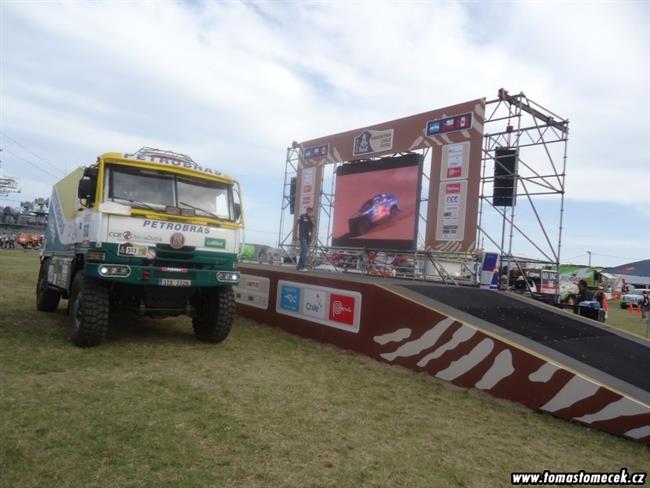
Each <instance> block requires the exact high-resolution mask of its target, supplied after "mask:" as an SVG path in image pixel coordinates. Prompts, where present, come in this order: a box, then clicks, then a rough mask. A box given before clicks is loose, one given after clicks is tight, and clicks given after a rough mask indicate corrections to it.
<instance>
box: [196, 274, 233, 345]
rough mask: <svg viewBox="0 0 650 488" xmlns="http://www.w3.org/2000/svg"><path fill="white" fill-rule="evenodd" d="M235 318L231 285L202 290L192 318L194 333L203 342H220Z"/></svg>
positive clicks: (226, 334)
mask: <svg viewBox="0 0 650 488" xmlns="http://www.w3.org/2000/svg"><path fill="white" fill-rule="evenodd" d="M234 318H235V295H234V293H233V291H232V288H231V287H229V286H228V287H223V288H217V289H214V290H204V291H203V294H202V296H201V301H200V304H199V310H198V314H197V315H196V316H195V317H193V318H192V326H193V327H194V335H195V336H196V338H197V339H199V340H200V341H203V342H213V343H217V342H221V341H223V340H224V339H225V338H226V337H228V334H229V333H230V329H231V328H232V323H233V320H234Z"/></svg>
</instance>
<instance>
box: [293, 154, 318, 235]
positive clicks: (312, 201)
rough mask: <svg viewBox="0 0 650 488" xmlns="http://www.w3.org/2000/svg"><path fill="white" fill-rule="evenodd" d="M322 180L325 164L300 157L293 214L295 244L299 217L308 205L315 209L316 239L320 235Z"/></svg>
mask: <svg viewBox="0 0 650 488" xmlns="http://www.w3.org/2000/svg"><path fill="white" fill-rule="evenodd" d="M322 182H323V165H322V164H315V162H314V161H309V160H307V161H305V160H303V159H302V158H300V162H299V166H298V174H297V177H296V202H295V212H294V216H293V224H294V226H293V229H294V232H293V242H294V244H297V242H298V217H299V216H300V215H302V214H303V213H305V212H306V211H307V207H312V208H313V209H314V233H313V235H314V240H315V239H316V238H317V237H318V221H319V215H320V194H321V185H322ZM315 242H316V241H315Z"/></svg>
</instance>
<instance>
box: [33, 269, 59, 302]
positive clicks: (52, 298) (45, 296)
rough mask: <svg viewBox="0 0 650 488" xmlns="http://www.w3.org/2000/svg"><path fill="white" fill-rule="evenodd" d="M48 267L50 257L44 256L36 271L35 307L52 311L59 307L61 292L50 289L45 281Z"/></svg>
mask: <svg viewBox="0 0 650 488" xmlns="http://www.w3.org/2000/svg"><path fill="white" fill-rule="evenodd" d="M49 269H50V259H49V258H45V259H43V262H41V269H40V270H39V272H38V281H37V282H36V309H37V310H40V311H41V312H54V311H55V310H56V309H57V308H58V307H59V300H61V293H59V292H58V291H55V290H52V289H51V288H50V287H49V285H48V281H47V274H48V271H49Z"/></svg>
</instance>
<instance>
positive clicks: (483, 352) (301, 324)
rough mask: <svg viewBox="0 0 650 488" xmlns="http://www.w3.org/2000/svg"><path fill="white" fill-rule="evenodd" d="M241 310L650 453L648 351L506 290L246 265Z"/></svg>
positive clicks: (640, 342)
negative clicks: (642, 447)
mask: <svg viewBox="0 0 650 488" xmlns="http://www.w3.org/2000/svg"><path fill="white" fill-rule="evenodd" d="M240 269H241V272H242V280H241V283H240V285H239V286H238V287H236V289H235V292H236V297H237V302H238V305H237V312H238V313H239V314H240V315H242V316H244V317H248V318H251V319H253V320H256V321H258V322H261V323H265V324H268V325H270V326H274V327H279V328H281V329H283V330H286V331H288V332H291V333H293V334H296V335H299V336H303V337H309V338H311V339H315V340H318V341H321V342H325V343H329V344H334V345H336V346H339V347H342V348H344V349H348V350H352V351H356V352H358V353H361V354H365V355H368V356H370V357H373V358H375V359H377V360H379V361H383V362H388V363H390V364H398V365H401V366H404V367H407V368H409V369H412V370H414V371H418V372H423V371H424V372H427V373H428V374H431V375H432V376H435V377H436V378H439V379H441V380H445V381H449V382H451V383H453V384H455V385H457V386H462V387H466V388H474V389H479V390H483V391H486V392H488V393H490V394H491V395H494V396H496V397H499V398H506V399H509V400H512V401H516V402H518V403H521V404H523V405H526V406H527V407H529V408H531V409H535V410H541V411H545V412H548V413H551V414H553V415H555V416H557V417H561V418H564V419H566V420H570V421H574V422H579V423H582V424H585V425H588V426H589V427H592V428H596V429H599V430H603V431H606V432H609V433H612V434H617V435H622V436H625V437H628V438H630V439H633V440H636V441H640V442H643V443H645V444H649V445H650V342H649V341H647V340H645V339H643V338H640V337H636V336H633V335H630V334H626V333H623V332H620V331H618V330H615V329H613V328H610V327H607V326H606V325H603V324H600V323H599V322H596V321H593V320H590V319H586V318H583V317H578V316H576V315H574V314H572V313H570V312H567V311H563V310H560V309H557V308H555V307H551V306H548V305H545V304H543V303H540V302H537V301H534V300H532V299H528V298H526V297H524V296H521V295H517V294H514V293H510V292H498V291H493V290H482V289H477V288H470V287H458V286H453V285H441V284H434V283H429V282H422V281H413V280H400V279H392V278H380V277H372V276H367V275H361V274H353V273H331V272H326V271H309V272H306V273H304V272H297V271H296V270H295V269H294V268H292V267H284V266H266V265H253V264H242V265H241V266H240Z"/></svg>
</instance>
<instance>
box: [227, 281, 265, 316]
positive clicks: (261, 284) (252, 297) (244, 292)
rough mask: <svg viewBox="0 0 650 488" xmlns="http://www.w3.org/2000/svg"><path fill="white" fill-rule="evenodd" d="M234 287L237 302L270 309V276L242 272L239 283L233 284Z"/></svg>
mask: <svg viewBox="0 0 650 488" xmlns="http://www.w3.org/2000/svg"><path fill="white" fill-rule="evenodd" d="M232 289H233V291H234V292H235V301H236V302H237V303H239V304H241V305H248V306H249V307H255V308H261V309H262V310H268V308H269V290H270V289H271V280H269V279H268V278H265V277H264V276H254V275H249V274H242V275H241V277H240V279H239V284H237V285H235V286H233V287H232Z"/></svg>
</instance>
